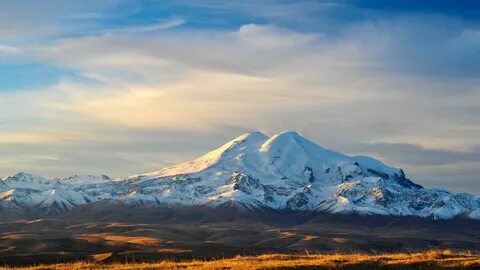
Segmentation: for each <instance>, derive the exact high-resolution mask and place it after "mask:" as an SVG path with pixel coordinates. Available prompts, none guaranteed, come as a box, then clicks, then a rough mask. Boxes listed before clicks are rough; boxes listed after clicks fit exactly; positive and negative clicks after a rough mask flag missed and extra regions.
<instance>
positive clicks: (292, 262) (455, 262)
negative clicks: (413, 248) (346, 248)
mask: <svg viewBox="0 0 480 270" xmlns="http://www.w3.org/2000/svg"><path fill="white" fill-rule="evenodd" d="M106 258H108V254H99V255H97V256H96V257H94V258H92V261H91V262H77V263H66V264H51V265H38V266H31V267H26V268H11V267H6V268H4V269H18V270H19V269H24V270H27V269H28V270H47V269H58V270H67V269H72V270H84V269H85V270H86V269H116V270H120V269H139V270H146V269H480V254H478V253H469V252H452V251H450V250H441V251H426V252H418V253H391V254H388V253H386V254H379V255H373V254H360V253H356V254H303V255H285V254H268V255H258V256H236V257H233V258H227V259H217V260H192V261H182V262H175V261H168V260H165V261H160V262H150V263H127V264H120V263H105V264H103V263H101V262H98V261H97V262H95V260H100V261H101V260H103V259H106Z"/></svg>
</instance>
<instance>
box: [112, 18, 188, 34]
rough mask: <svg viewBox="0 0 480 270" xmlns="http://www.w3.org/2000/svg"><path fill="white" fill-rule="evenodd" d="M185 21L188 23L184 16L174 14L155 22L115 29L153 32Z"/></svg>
mask: <svg viewBox="0 0 480 270" xmlns="http://www.w3.org/2000/svg"><path fill="white" fill-rule="evenodd" d="M185 23H186V20H185V19H184V18H182V17H180V16H172V17H170V18H168V19H161V20H159V21H158V22H157V23H154V24H146V25H137V26H130V27H125V28H120V29H115V30H114V31H119V32H126V33H143V32H152V31H158V30H165V29H170V28H175V27H178V26H181V25H183V24H185Z"/></svg>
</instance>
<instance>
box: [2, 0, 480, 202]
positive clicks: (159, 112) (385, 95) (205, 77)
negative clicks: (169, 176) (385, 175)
mask: <svg viewBox="0 0 480 270" xmlns="http://www.w3.org/2000/svg"><path fill="white" fill-rule="evenodd" d="M27 7H28V8H27ZM0 25H1V26H2V27H0V128H1V129H2V131H3V132H2V133H0V176H5V175H8V174H13V173H15V172H17V171H29V172H32V173H38V174H42V175H46V176H51V177H54V176H59V177H63V176H68V175H69V174H74V173H76V174H103V173H105V174H110V175H112V176H124V175H130V174H137V173H141V172H144V171H149V170H157V169H159V168H160V167H163V166H166V165H170V164H172V163H175V162H178V161H183V160H188V159H191V158H193V157H195V156H196V155H198V154H201V153H203V152H205V151H208V150H210V149H212V148H214V147H216V146H218V145H219V144H221V143H223V142H224V141H226V140H228V139H230V138H232V137H236V136H237V135H238V134H239V133H242V132H245V131H250V130H260V131H263V132H264V133H267V134H274V133H277V132H280V131H284V130H297V131H299V132H300V133H302V134H303V135H305V136H306V137H309V138H311V139H312V140H313V141H315V142H317V143H319V144H321V145H323V146H325V147H328V148H332V149H337V150H340V151H343V152H347V153H349V154H367V155H371V156H374V157H377V158H379V159H381V160H383V161H385V162H386V163H389V164H391V165H394V166H399V167H403V168H405V170H406V171H407V173H409V175H410V177H411V178H413V179H414V180H416V181H418V182H420V183H421V184H423V185H426V186H440V187H445V188H450V189H453V190H456V191H474V192H476V193H480V182H479V179H478V175H480V170H479V168H480V166H479V165H480V139H479V138H480V117H479V116H478V115H480V83H479V80H480V79H479V78H480V76H479V75H480V3H479V2H478V1H443V0H436V1H434V0H428V1H390V0H387V1H373V0H366V1H353V0H352V1H348V0H345V1H214V0H211V1H208V0H200V1H116V0H106V1H92V0H87V1H60V0H47V1H29V0H19V1H4V2H1V3H0Z"/></svg>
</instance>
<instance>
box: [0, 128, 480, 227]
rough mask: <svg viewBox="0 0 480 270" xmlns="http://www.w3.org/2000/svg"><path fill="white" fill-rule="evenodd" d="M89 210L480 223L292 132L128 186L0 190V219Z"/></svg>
mask: <svg viewBox="0 0 480 270" xmlns="http://www.w3.org/2000/svg"><path fill="white" fill-rule="evenodd" d="M93 202H96V203H101V202H105V203H107V202H108V203H119V204H127V205H134V206H138V207H156V206H161V205H168V206H176V205H178V206H208V207H214V208H215V207H235V208H239V209H243V210H248V211H255V210H260V209H273V210H294V211H317V212H328V213H342V214H353V213H354V214H365V215H371V214H379V215H395V216H419V217H425V218H433V219H450V218H454V217H456V216H464V217H469V218H474V219H480V210H479V209H480V197H478V196H475V195H472V194H466V193H461V194H456V193H450V192H447V191H444V190H439V189H426V188H423V187H422V186H420V185H418V184H415V183H414V182H412V181H411V180H409V179H408V178H407V177H406V175H405V173H404V172H403V170H402V169H399V168H394V167H390V166H387V165H385V164H383V163H382V162H380V161H378V160H376V159H373V158H370V157H365V156H353V157H352V156H347V155H344V154H341V153H338V152H334V151H331V150H328V149H325V148H323V147H321V146H319V145H317V144H315V143H313V142H311V141H310V140H308V139H306V138H304V137H302V136H300V135H299V134H298V133H296V132H293V131H290V132H284V133H280V134H277V135H274V136H272V137H271V138H269V137H267V136H265V135H264V134H262V133H260V132H252V133H246V134H243V135H241V136H239V137H237V138H235V139H233V140H231V141H229V142H228V143H226V144H224V145H223V146H221V147H220V148H218V149H216V150H213V151H211V152H209V153H207V154H205V155H203V156H201V157H199V158H197V159H195V160H192V161H189V162H184V163H180V164H177V165H174V166H171V167H167V168H164V169H161V170H159V171H155V172H151V173H145V174H140V175H135V176H131V177H128V178H126V179H117V180H112V179H110V178H108V177H106V176H102V177H92V176H88V177H85V176H74V177H70V178H68V179H54V180H46V179H43V178H41V177H38V176H32V175H28V174H24V173H21V174H17V175H15V176H11V177H7V178H5V179H3V180H2V181H1V182H0V211H8V210H14V211H31V210H32V209H35V210H36V211H44V212H45V213H49V214H51V213H64V212H67V211H69V210H71V209H73V208H75V207H77V206H79V205H83V204H89V203H93Z"/></svg>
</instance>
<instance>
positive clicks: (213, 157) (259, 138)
mask: <svg viewBox="0 0 480 270" xmlns="http://www.w3.org/2000/svg"><path fill="white" fill-rule="evenodd" d="M267 139H268V137H267V136H265V135H264V134H262V133H261V132H249V133H245V134H242V135H240V136H238V137H237V138H235V139H233V140H231V141H229V142H227V143H226V144H224V145H222V146H220V147H219V148H217V149H215V150H213V151H210V152H208V153H207V154H205V155H203V156H201V157H199V158H197V159H195V160H193V161H189V162H184V163H180V164H177V165H174V166H171V167H167V168H164V169H162V170H160V171H155V172H151V173H147V174H144V175H145V176H172V175H179V174H192V173H198V172H200V171H203V170H205V169H208V168H211V167H213V166H216V165H219V164H220V163H221V161H222V159H228V158H232V157H234V156H235V155H236V154H239V153H241V152H250V151H254V150H256V149H257V148H258V146H259V145H261V143H263V142H265V141H266V140H267ZM134 177H137V176H134Z"/></svg>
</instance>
